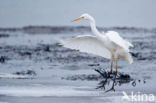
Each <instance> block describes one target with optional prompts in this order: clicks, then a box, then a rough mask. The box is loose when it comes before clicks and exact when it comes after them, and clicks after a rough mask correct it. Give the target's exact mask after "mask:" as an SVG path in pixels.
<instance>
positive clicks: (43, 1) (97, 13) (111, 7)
mask: <svg viewBox="0 0 156 103" xmlns="http://www.w3.org/2000/svg"><path fill="white" fill-rule="evenodd" d="M155 11H156V1H155V0H98V1H96V0H92V1H91V0H68V1H66V0H0V18H1V19H0V27H21V26H26V25H52V26H60V25H63V26H66V25H88V24H87V23H85V22H84V23H81V24H80V23H71V20H73V19H74V18H76V17H79V16H80V15H81V14H82V13H89V14H90V15H92V16H93V17H94V18H95V20H96V22H97V25H98V26H102V27H112V26H122V27H123V26H128V27H145V28H154V27H156V22H155V18H156V13H155Z"/></svg>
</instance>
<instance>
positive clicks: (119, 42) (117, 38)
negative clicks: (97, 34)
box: [106, 31, 133, 51]
mask: <svg viewBox="0 0 156 103" xmlns="http://www.w3.org/2000/svg"><path fill="white" fill-rule="evenodd" d="M106 36H107V37H108V38H109V40H111V41H112V42H114V43H115V44H117V45H119V46H120V47H122V48H124V49H125V50H127V51H129V47H130V46H133V45H132V44H131V43H130V42H128V41H126V40H124V39H123V38H121V37H120V35H119V34H118V33H117V32H115V31H108V32H107V33H106Z"/></svg>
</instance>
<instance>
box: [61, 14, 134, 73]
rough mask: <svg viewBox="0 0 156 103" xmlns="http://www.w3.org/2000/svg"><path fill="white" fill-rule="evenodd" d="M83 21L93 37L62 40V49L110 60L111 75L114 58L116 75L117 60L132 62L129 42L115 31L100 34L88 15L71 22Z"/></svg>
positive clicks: (86, 36) (83, 36)
mask: <svg viewBox="0 0 156 103" xmlns="http://www.w3.org/2000/svg"><path fill="white" fill-rule="evenodd" d="M83 19H86V20H89V22H90V26H91V30H92V32H93V34H94V35H95V36H92V35H81V36H77V37H75V38H70V39H66V40H62V41H61V43H62V45H63V46H64V47H66V48H70V49H75V50H79V51H81V52H86V53H91V54H95V55H98V56H102V57H104V58H107V59H111V66H110V72H111V73H112V67H113V58H115V64H116V74H117V60H118V58H122V59H124V60H126V61H127V62H129V63H130V64H131V63H132V62H133V58H132V56H131V54H130V53H129V47H133V45H132V44H131V43H130V42H128V41H126V40H124V39H123V38H122V37H120V35H119V34H118V33H117V32H115V31H108V32H106V33H100V32H99V31H98V30H97V28H96V26H95V20H94V18H93V17H92V16H90V15H88V14H82V15H81V16H80V17H79V18H76V19H75V20H73V21H72V22H74V21H78V20H83Z"/></svg>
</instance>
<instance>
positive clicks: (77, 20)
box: [72, 17, 81, 22]
mask: <svg viewBox="0 0 156 103" xmlns="http://www.w3.org/2000/svg"><path fill="white" fill-rule="evenodd" d="M80 19H81V18H80V17H79V18H76V19H74V20H73V21H72V22H74V21H78V20H80Z"/></svg>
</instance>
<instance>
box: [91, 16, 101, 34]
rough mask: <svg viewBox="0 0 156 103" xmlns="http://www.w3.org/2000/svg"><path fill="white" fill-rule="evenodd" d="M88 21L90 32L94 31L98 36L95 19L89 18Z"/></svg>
mask: <svg viewBox="0 0 156 103" xmlns="http://www.w3.org/2000/svg"><path fill="white" fill-rule="evenodd" d="M89 22H90V25H91V29H92V32H93V33H94V35H96V36H100V32H99V31H98V30H97V28H96V24H95V20H94V19H91V20H89Z"/></svg>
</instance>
